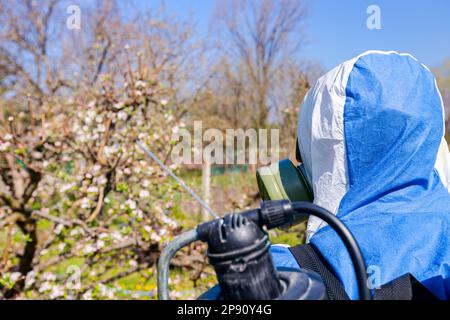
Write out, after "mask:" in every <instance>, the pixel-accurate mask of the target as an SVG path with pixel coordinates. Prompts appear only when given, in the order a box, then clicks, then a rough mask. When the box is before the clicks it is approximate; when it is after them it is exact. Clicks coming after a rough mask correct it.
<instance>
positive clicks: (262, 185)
mask: <svg viewBox="0 0 450 320" xmlns="http://www.w3.org/2000/svg"><path fill="white" fill-rule="evenodd" d="M256 180H257V183H258V189H259V192H260V195H261V198H262V199H263V200H282V199H287V200H290V201H292V202H294V201H308V202H312V201H313V193H312V189H311V187H310V185H309V182H308V179H307V177H306V172H305V170H304V167H303V165H300V166H299V167H298V168H297V167H295V165H294V164H293V163H292V162H291V160H289V159H284V160H281V161H280V162H277V163H274V164H272V165H270V166H267V167H262V168H259V169H258V170H257V171H256Z"/></svg>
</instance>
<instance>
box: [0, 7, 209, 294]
mask: <svg viewBox="0 0 450 320" xmlns="http://www.w3.org/2000/svg"><path fill="white" fill-rule="evenodd" d="M67 4H68V3H66V2H64V1H47V2H46V3H45V4H42V3H37V2H35V1H28V0H22V1H10V2H4V3H2V6H1V12H0V15H1V16H0V20H1V21H2V26H3V27H2V29H1V35H0V66H1V69H0V70H1V71H2V80H3V82H2V85H3V88H4V90H3V92H4V94H3V96H2V98H1V101H0V106H1V112H0V132H1V135H0V172H1V181H0V207H1V210H0V230H5V232H4V234H3V235H2V236H4V239H2V242H1V246H0V248H1V252H2V257H1V261H0V292H1V295H2V296H3V297H5V298H12V297H29V298H36V297H47V298H51V299H55V298H91V297H92V298H113V297H115V296H117V295H118V294H120V292H118V291H117V290H115V288H114V286H111V285H112V284H114V283H115V282H116V281H118V280H120V279H122V278H123V277H126V276H128V275H130V274H135V273H141V274H142V275H143V276H145V277H146V278H148V279H150V278H151V277H152V276H153V275H154V271H155V262H156V259H157V256H158V254H159V252H160V248H161V246H162V245H164V244H165V243H166V242H167V241H169V240H170V239H171V238H172V237H173V234H174V233H176V232H178V231H179V226H178V225H177V223H176V222H175V221H174V220H173V218H172V217H170V216H169V213H170V212H171V208H172V206H173V196H174V194H175V192H176V191H177V186H176V185H174V184H171V183H170V181H168V180H167V179H166V175H165V174H164V173H163V172H161V171H160V170H159V169H158V168H156V167H154V166H153V164H149V163H147V162H146V161H145V160H144V155H143V154H142V153H140V152H139V151H138V150H136V148H135V147H134V144H133V139H134V138H136V137H140V138H141V139H142V140H143V141H144V142H145V143H147V144H149V145H151V146H152V149H153V151H155V152H156V153H157V154H158V155H159V156H160V158H161V159H168V156H169V154H170V148H171V147H170V146H171V143H172V141H171V133H172V131H171V130H176V129H177V128H179V127H180V126H183V123H182V118H183V114H185V113H186V112H187V110H189V108H190V107H191V106H192V104H193V103H194V102H195V101H196V99H197V96H196V93H197V92H199V88H200V87H201V86H203V83H202V82H199V83H200V84H197V82H194V80H195V79H197V74H198V71H199V70H201V66H199V65H198V64H197V61H198V62H199V63H200V62H201V59H199V58H201V55H199V51H200V49H201V48H199V47H198V45H197V43H195V42H194V41H193V40H192V34H191V32H190V28H189V26H188V25H186V24H185V23H181V22H178V21H177V20H176V19H173V17H170V16H168V15H167V14H166V13H164V12H163V11H160V12H148V13H146V14H139V13H137V12H135V17H133V19H129V17H128V18H127V19H125V18H124V17H122V16H121V15H120V10H118V8H117V4H116V3H114V2H110V1H97V2H95V3H90V4H89V7H87V8H83V11H84V12H95V14H92V15H85V16H83V24H82V29H81V30H80V31H78V32H74V31H70V30H68V29H65V21H64V19H63V18H62V17H64V14H61V13H65V12H66V11H65V10H66V7H67ZM58 12H59V14H58ZM52 30H53V31H52ZM142 30H145V32H143V31H142ZM194 56H195V59H193V57H194ZM194 71H195V72H196V74H194V73H193V72H194ZM186 86H189V90H186ZM188 264H189V266H191V267H195V266H196V264H195V263H192V261H190V262H189V263H188ZM61 268H62V269H61ZM58 270H59V271H58ZM61 270H63V271H62V272H61Z"/></svg>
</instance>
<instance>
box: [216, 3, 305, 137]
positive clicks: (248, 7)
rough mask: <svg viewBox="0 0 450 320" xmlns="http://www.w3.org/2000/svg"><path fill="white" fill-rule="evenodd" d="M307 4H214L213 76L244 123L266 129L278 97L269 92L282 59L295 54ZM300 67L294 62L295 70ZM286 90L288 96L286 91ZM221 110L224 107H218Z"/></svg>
mask: <svg viewBox="0 0 450 320" xmlns="http://www.w3.org/2000/svg"><path fill="white" fill-rule="evenodd" d="M306 16H307V10H306V6H305V4H304V2H303V1H300V0H283V1H274V0H263V1H254V0H246V1H228V2H221V3H220V4H219V6H218V8H217V21H218V32H219V33H218V35H219V39H220V40H219V42H220V44H221V45H219V48H218V50H219V52H220V53H221V54H222V58H221V60H220V61H219V65H218V67H217V69H216V70H217V72H218V78H219V80H218V81H222V83H223V82H225V83H226V84H228V85H229V88H227V89H224V90H226V91H227V94H229V95H230V96H229V97H230V98H229V99H230V101H229V102H228V103H231V105H232V106H233V108H238V109H239V110H234V111H239V116H240V117H241V115H243V116H244V119H245V118H247V119H248V120H247V119H245V120H243V121H245V122H247V123H245V125H246V126H252V127H254V128H256V129H258V128H265V127H266V126H267V124H268V121H269V120H270V119H269V116H270V111H271V110H272V111H276V110H277V107H278V106H279V101H278V100H277V99H276V97H274V96H273V94H272V92H274V91H275V89H276V87H277V85H278V84H279V83H278V81H277V80H278V78H279V76H278V75H279V72H280V70H281V69H284V67H283V64H284V63H285V61H286V60H292V59H293V58H294V59H295V58H297V59H298V52H299V50H300V49H301V46H302V44H303V43H304V42H305V41H304V35H303V28H304V22H305V19H306ZM300 71H301V69H299V68H298V66H296V72H300ZM286 95H289V93H288V92H286ZM221 110H223V109H221Z"/></svg>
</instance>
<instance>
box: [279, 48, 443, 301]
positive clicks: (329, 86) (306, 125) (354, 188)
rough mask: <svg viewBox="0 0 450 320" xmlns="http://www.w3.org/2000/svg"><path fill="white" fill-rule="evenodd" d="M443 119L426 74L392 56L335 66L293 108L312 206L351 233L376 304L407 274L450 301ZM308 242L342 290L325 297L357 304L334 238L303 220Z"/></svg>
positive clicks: (288, 263)
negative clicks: (329, 214) (297, 113)
mask: <svg viewBox="0 0 450 320" xmlns="http://www.w3.org/2000/svg"><path fill="white" fill-rule="evenodd" d="M444 117H445V112H444V106H443V101H442V98H441V95H440V93H439V90H438V88H437V85H436V81H435V78H434V76H433V74H432V73H431V72H430V70H429V69H428V68H427V67H425V66H424V65H423V64H421V63H420V62H418V61H417V60H416V59H415V58H414V57H412V56H411V55H409V54H399V53H396V52H381V51H369V52H365V53H363V54H361V55H359V56H357V57H356V58H354V59H351V60H349V61H346V62H344V63H342V64H341V65H339V66H337V67H336V68H334V69H333V70H331V71H330V72H328V73H327V74H325V75H324V76H322V77H321V78H320V79H319V80H318V81H317V83H316V84H315V85H314V87H313V88H311V90H310V91H309V92H308V94H307V95H306V97H305V99H304V102H303V104H302V106H301V111H300V116H299V126H298V147H299V150H300V154H301V159H302V162H303V165H304V168H305V171H306V175H307V179H308V181H309V183H310V186H311V188H312V190H313V194H314V203H315V204H317V205H319V206H321V207H324V208H326V209H328V210H329V211H331V212H333V213H334V214H336V215H337V217H339V218H340V219H341V220H342V222H343V223H344V224H345V225H346V226H347V227H348V228H349V229H350V231H351V232H352V233H353V235H354V237H355V239H356V241H357V242H358V244H359V246H360V248H361V250H362V253H363V256H364V259H365V262H366V265H367V266H368V276H369V284H368V285H369V286H370V288H371V289H373V291H372V292H373V294H374V295H375V297H376V296H377V290H381V289H379V288H386V286H389V284H392V283H394V284H395V283H396V284H397V286H396V285H394V286H391V287H390V292H394V291H395V290H396V289H398V290H400V289H402V283H401V282H399V281H398V279H404V276H405V275H410V276H411V279H414V280H413V281H417V283H418V284H419V285H420V286H423V287H424V288H426V289H427V291H428V292H430V293H431V294H432V295H433V296H435V297H437V298H439V299H450V153H449V150H448V145H447V142H446V141H445V137H444V136H445V125H444V123H445V121H444ZM307 241H308V246H309V249H310V250H312V251H313V252H314V253H315V255H316V256H318V257H319V260H321V261H322V262H323V265H325V266H326V269H327V270H326V272H327V273H328V274H327V276H328V278H332V280H333V281H334V282H333V281H331V282H332V283H333V285H334V286H336V282H337V283H339V285H341V286H342V290H341V292H340V293H339V290H336V289H334V293H333V292H331V293H332V295H333V294H334V297H335V298H339V297H341V298H343V297H344V296H345V297H344V298H350V299H358V298H359V297H358V290H357V285H356V279H355V274H354V270H353V265H352V263H351V260H350V256H349V254H348V252H347V250H346V249H345V247H344V245H343V243H342V241H341V240H340V239H339V237H338V236H337V235H336V233H335V232H334V231H333V230H332V229H331V228H330V227H329V226H327V225H326V224H324V223H323V222H322V221H321V220H318V219H317V218H314V217H311V218H310V219H309V221H308V227H307ZM271 252H272V256H273V258H274V262H275V264H276V265H277V267H278V268H282V267H291V268H298V267H299V264H300V266H301V267H305V266H304V265H302V264H303V262H305V263H306V262H307V264H311V261H307V260H308V259H305V254H303V258H302V257H300V258H299V256H298V255H296V254H295V250H292V248H290V249H289V248H287V247H283V246H277V245H275V246H273V247H272V249H271ZM306 256H307V254H306ZM302 259H303V262H302ZM309 260H311V259H309ZM322 269H323V268H322ZM316 271H317V270H316ZM327 281H328V280H327ZM396 281H397V282H396ZM328 282H330V281H328ZM329 287H330V284H328V290H329ZM402 290H403V289H402ZM332 291H333V290H332ZM336 292H338V293H337V294H336ZM384 292H386V290H384ZM329 295H330V292H329ZM387 298H394V299H395V298H398V297H396V296H395V295H387ZM400 298H401V297H400Z"/></svg>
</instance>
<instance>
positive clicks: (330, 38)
mask: <svg viewBox="0 0 450 320" xmlns="http://www.w3.org/2000/svg"><path fill="white" fill-rule="evenodd" d="M135 1H138V2H139V1H142V2H141V3H144V2H146V1H145V0H135ZM222 1H226V0H222ZM306 1H307V2H308V3H309V8H310V14H309V17H308V19H307V22H306V25H307V30H306V36H307V41H308V43H307V45H306V46H305V47H304V48H303V51H302V52H300V53H299V54H300V55H301V56H303V57H305V58H307V59H310V60H314V61H317V62H318V63H319V64H320V65H322V67H323V68H325V69H329V68H331V67H333V66H335V65H336V64H338V63H340V62H342V61H344V60H346V59H349V58H351V57H353V56H355V55H357V54H358V53H361V52H363V51H365V50H369V49H380V50H396V51H401V52H409V53H411V54H413V55H414V56H416V58H418V59H419V60H420V61H422V62H423V63H425V64H427V65H428V66H430V67H435V66H437V65H439V64H440V63H442V62H443V61H444V60H445V59H447V58H450V1H449V0H370V1H369V0H306ZM159 2H160V1H158V0H152V3H153V4H155V3H159ZM164 2H165V4H166V5H167V7H168V9H170V11H171V12H172V13H174V14H176V15H179V16H180V17H182V18H188V17H189V14H193V17H194V20H195V22H196V24H197V28H198V32H199V35H201V36H204V35H206V34H207V33H208V30H209V29H210V27H211V23H213V21H212V20H211V15H212V14H213V13H214V10H215V1H214V0H191V1H188V0H165V1H164ZM371 4H375V5H378V6H379V7H380V9H381V23H382V29H381V30H369V29H368V28H367V27H366V20H367V18H368V14H367V13H366V10H367V7H368V6H369V5H371Z"/></svg>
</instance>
